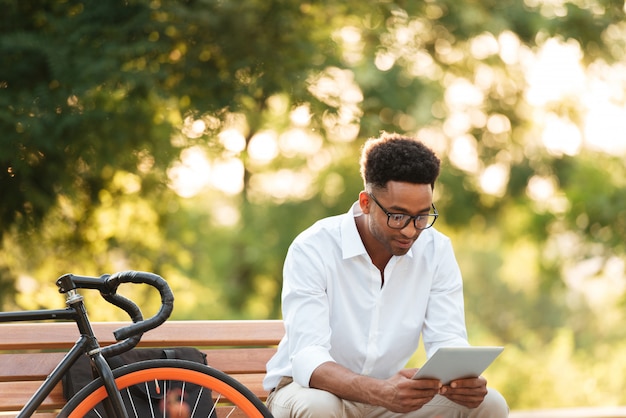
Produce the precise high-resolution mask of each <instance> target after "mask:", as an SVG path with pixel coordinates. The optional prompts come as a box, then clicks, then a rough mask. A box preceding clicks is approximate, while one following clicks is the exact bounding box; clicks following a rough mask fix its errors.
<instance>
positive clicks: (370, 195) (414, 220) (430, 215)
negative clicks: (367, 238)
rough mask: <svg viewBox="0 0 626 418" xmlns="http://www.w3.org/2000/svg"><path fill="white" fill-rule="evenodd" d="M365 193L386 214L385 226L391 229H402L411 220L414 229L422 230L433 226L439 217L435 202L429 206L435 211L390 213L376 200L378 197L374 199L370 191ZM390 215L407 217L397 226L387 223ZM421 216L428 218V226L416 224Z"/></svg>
mask: <svg viewBox="0 0 626 418" xmlns="http://www.w3.org/2000/svg"><path fill="white" fill-rule="evenodd" d="M366 193H367V195H368V196H369V197H371V198H372V200H373V201H374V203H376V204H377V205H378V207H379V208H380V209H381V210H382V211H383V212H385V215H387V226H388V227H389V228H391V229H404V228H406V227H407V225H408V224H409V222H411V220H413V226H415V229H419V230H422V231H423V230H425V229H428V228H430V227H431V226H433V225H434V224H435V222H436V221H437V218H439V212H437V208H436V207H435V204H434V203H431V206H432V208H433V210H434V211H435V213H428V214H426V215H409V214H406V213H392V212H389V211H388V210H387V209H386V208H385V207H384V206H383V205H381V204H380V202H379V201H378V199H376V198H375V197H374V195H373V194H372V193H370V192H366ZM392 216H403V217H404V216H408V218H407V220H406V222H405V223H404V225H403V226H401V227H399V226H391V225H390V224H389V221H391V217H392ZM423 218H427V219H428V220H429V224H428V226H426V227H424V228H422V227H420V226H418V225H417V221H418V220H421V219H423ZM431 218H433V220H432V222H430V219H431Z"/></svg>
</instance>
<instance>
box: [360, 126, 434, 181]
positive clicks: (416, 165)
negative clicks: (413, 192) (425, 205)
mask: <svg viewBox="0 0 626 418" xmlns="http://www.w3.org/2000/svg"><path fill="white" fill-rule="evenodd" d="M360 164H361V177H362V178H363V182H364V183H365V186H366V188H367V186H368V185H370V186H373V187H375V188H382V189H384V188H386V187H387V183H388V182H390V181H400V182H406V183H414V184H430V185H431V186H432V187H435V180H437V177H438V176H439V166H440V160H439V158H437V156H436V155H435V153H434V152H433V151H432V150H431V149H430V148H428V147H427V146H426V145H424V144H423V143H421V142H420V141H418V140H416V139H415V138H410V137H406V136H402V135H399V134H393V133H386V132H383V133H382V134H381V136H380V137H379V138H370V139H368V140H367V141H366V142H365V144H364V145H363V149H362V153H361V161H360Z"/></svg>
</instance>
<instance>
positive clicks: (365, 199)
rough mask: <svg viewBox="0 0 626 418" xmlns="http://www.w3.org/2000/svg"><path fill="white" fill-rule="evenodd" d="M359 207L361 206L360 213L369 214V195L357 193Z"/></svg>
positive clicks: (363, 192)
mask: <svg viewBox="0 0 626 418" xmlns="http://www.w3.org/2000/svg"><path fill="white" fill-rule="evenodd" d="M359 206H361V212H363V213H366V214H369V213H370V195H369V194H367V192H365V191H362V192H361V193H359Z"/></svg>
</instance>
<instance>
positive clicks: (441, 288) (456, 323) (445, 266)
mask: <svg viewBox="0 0 626 418" xmlns="http://www.w3.org/2000/svg"><path fill="white" fill-rule="evenodd" d="M434 256H435V258H436V259H437V260H438V262H437V264H436V267H435V275H434V277H433V285H432V288H431V293H430V296H429V299H428V307H427V310H426V317H425V321H424V329H423V331H422V335H423V339H424V348H425V349H426V354H427V356H428V357H430V356H431V355H432V354H433V353H434V352H435V351H436V349H437V348H439V347H443V346H467V345H469V343H468V341H467V329H466V326H465V306H464V301H463V280H462V277H461V271H460V269H459V265H458V263H457V261H456V257H455V256H454V251H453V249H452V244H451V243H450V240H449V239H447V238H446V239H444V240H443V241H442V242H441V243H440V246H439V248H438V249H437V251H436V253H435V254H434Z"/></svg>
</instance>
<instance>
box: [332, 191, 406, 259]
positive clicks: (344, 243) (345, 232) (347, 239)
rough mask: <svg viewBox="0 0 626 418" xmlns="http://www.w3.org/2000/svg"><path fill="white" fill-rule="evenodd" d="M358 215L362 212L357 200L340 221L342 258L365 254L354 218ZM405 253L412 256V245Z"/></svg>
mask: <svg viewBox="0 0 626 418" xmlns="http://www.w3.org/2000/svg"><path fill="white" fill-rule="evenodd" d="M359 216H363V212H362V211H361V207H360V206H359V201H358V200H357V201H356V202H355V203H354V204H353V205H352V206H351V207H350V210H348V213H346V215H345V216H344V217H343V220H342V221H341V250H342V253H343V259H344V260H345V259H348V258H351V257H356V256H359V255H364V254H367V250H366V249H365V245H363V241H362V240H361V235H359V231H358V229H356V221H355V219H356V218H357V217H359ZM406 255H408V256H409V257H413V247H411V248H410V249H409V251H408V252H407V253H406ZM394 257H395V256H394Z"/></svg>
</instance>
